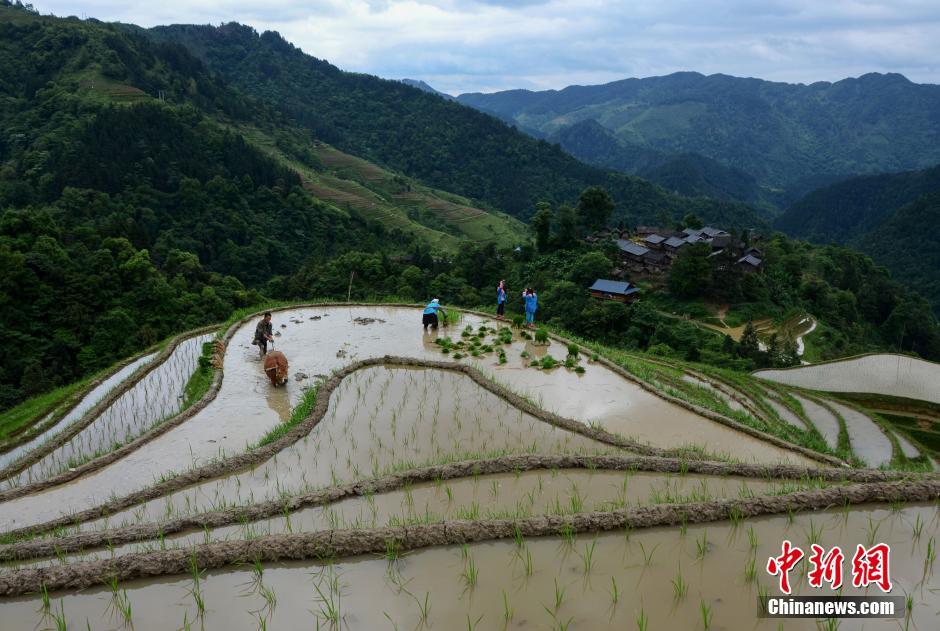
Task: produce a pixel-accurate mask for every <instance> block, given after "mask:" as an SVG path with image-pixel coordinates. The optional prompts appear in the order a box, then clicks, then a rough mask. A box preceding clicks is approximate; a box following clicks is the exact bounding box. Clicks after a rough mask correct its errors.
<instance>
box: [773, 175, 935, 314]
mask: <svg viewBox="0 0 940 631" xmlns="http://www.w3.org/2000/svg"><path fill="white" fill-rule="evenodd" d="M938 202H940V166H936V167H933V168H930V169H925V170H923V171H909V172H905V173H891V174H884V175H873V176H868V177H858V178H852V179H849V180H846V181H844V182H840V183H838V184H833V185H832V186H827V187H825V188H822V189H819V190H817V191H814V192H812V193H810V194H809V195H807V196H806V197H804V198H803V199H801V200H800V201H799V202H797V203H796V204H794V205H793V206H792V207H791V208H789V209H788V210H787V211H786V212H785V213H784V214H783V215H782V216H781V217H780V218H779V219H778V220H777V222H776V227H777V228H779V229H781V230H783V231H784V232H786V233H788V234H790V235H793V236H795V237H799V238H804V239H809V240H810V241H815V242H817V243H829V242H834V243H842V244H848V245H851V246H853V247H856V248H858V249H859V250H861V251H862V252H865V253H866V254H869V255H870V256H871V257H872V258H873V259H874V260H875V261H877V262H878V263H880V264H882V265H884V266H885V267H887V268H888V269H890V270H891V271H892V273H893V274H894V275H895V277H897V278H898V279H900V280H902V281H904V282H906V283H907V284H909V285H910V286H911V287H914V288H915V289H917V291H919V292H920V293H922V294H924V295H925V296H926V297H927V298H928V299H929V300H930V301H931V303H932V304H933V307H934V309H935V310H937V311H938V312H940V237H938V235H940V203H938Z"/></svg>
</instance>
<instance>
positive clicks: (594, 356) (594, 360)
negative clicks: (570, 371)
mask: <svg viewBox="0 0 940 631" xmlns="http://www.w3.org/2000/svg"><path fill="white" fill-rule="evenodd" d="M598 359H600V355H598V354H597V353H591V361H592V362H596V361H597V360H598Z"/></svg>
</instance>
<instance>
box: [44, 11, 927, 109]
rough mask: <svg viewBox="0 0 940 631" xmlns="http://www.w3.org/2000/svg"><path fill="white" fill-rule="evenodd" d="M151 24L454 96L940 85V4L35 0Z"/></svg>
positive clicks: (102, 16)
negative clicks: (636, 86) (271, 47)
mask: <svg viewBox="0 0 940 631" xmlns="http://www.w3.org/2000/svg"><path fill="white" fill-rule="evenodd" d="M34 4H35V6H36V8H37V9H39V10H40V11H41V12H42V13H54V14H56V15H61V16H64V15H78V16H87V17H97V18H99V19H102V20H109V21H110V20H119V21H123V22H133V23H135V24H140V25H141V26H153V25H157V24H170V23H199V24H219V23H221V22H228V21H233V20H234V21H238V22H242V23H244V24H250V25H252V26H254V27H255V28H256V29H258V30H259V31H262V30H276V31H279V32H280V33H281V34H282V35H283V36H284V37H286V38H287V39H288V40H290V41H291V42H293V43H294V44H295V45H297V46H299V47H300V48H302V49H303V50H304V51H305V52H307V53H309V54H311V55H314V56H316V57H320V58H323V59H327V60H329V61H330V62H332V63H334V64H336V65H338V66H339V67H341V68H343V69H345V70H354V71H358V72H368V73H371V74H375V75H379V76H381V77H386V78H391V79H400V78H404V77H409V78H417V79H423V80H425V81H427V82H428V83H430V84H431V85H432V86H434V87H435V88H437V89H439V90H442V91H444V92H450V93H452V94H458V93H460V92H471V91H484V92H490V91H494V90H503V89H509V88H530V89H546V88H562V87H564V86H567V85H571V84H591V83H604V82H607V81H613V80H615V79H621V78H624V77H646V76H651V75H662V74H667V73H670V72H674V71H677V70H697V71H699V72H703V73H706V74H711V73H717V72H722V73H726V74H732V75H738V76H751V77H760V78H764V79H772V80H777V81H787V82H802V83H810V82H812V81H820V80H823V81H834V80H838V79H841V78H844V77H848V76H858V75H860V74H864V73H866V72H900V73H902V74H904V75H906V76H907V77H908V78H910V79H911V80H912V81H917V82H920V83H940V0H885V1H882V2H874V1H869V0H723V1H722V0H630V1H627V0H620V1H616V0H614V1H611V0H608V1H604V0H517V1H514V2H513V1H509V0H255V1H253V2H250V1H248V0H205V1H203V0H162V1H160V2H154V1H153V0H34Z"/></svg>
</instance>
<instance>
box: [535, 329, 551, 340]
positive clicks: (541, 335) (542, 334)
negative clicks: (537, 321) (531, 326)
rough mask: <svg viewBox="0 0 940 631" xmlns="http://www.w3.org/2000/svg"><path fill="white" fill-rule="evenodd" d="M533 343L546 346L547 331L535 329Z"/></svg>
mask: <svg viewBox="0 0 940 631" xmlns="http://www.w3.org/2000/svg"><path fill="white" fill-rule="evenodd" d="M535 342H536V343H537V344H548V331H547V330H546V329H544V328H539V329H536V331H535Z"/></svg>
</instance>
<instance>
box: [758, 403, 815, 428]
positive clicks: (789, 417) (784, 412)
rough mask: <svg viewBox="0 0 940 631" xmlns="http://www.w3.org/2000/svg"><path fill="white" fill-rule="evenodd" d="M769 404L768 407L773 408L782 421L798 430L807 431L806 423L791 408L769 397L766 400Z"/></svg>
mask: <svg viewBox="0 0 940 631" xmlns="http://www.w3.org/2000/svg"><path fill="white" fill-rule="evenodd" d="M764 400H765V401H766V402H767V405H769V406H770V407H772V408H773V409H774V411H775V412H776V413H777V416H779V417H780V418H781V419H783V420H784V421H786V422H787V423H789V424H790V425H792V426H793V427H796V428H797V429H802V430H805V429H806V423H804V422H803V421H802V420H801V419H800V417H799V416H797V415H796V413H795V412H793V411H792V410H791V409H790V408H788V407H787V406H785V405H784V404H783V403H781V402H780V401H778V400H776V399H774V398H772V397H770V396H768V397H766V398H765V399H764Z"/></svg>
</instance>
